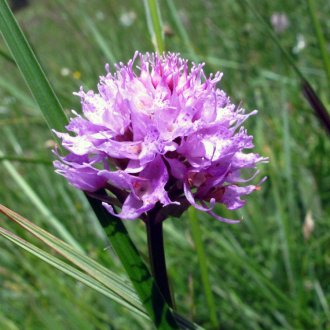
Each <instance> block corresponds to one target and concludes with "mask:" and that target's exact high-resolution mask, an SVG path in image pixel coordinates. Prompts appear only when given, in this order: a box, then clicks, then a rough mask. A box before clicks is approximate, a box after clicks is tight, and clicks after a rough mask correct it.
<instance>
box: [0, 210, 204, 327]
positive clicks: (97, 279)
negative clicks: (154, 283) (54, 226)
mask: <svg viewBox="0 0 330 330" xmlns="http://www.w3.org/2000/svg"><path fill="white" fill-rule="evenodd" d="M0 213H3V214H4V215H5V216H7V217H8V218H9V219H10V220H12V221H14V222H16V223H17V224H18V225H20V226H21V227H22V228H24V229H25V230H27V231H28V232H30V233H31V234H32V235H34V236H35V237H37V238H38V239H39V240H40V241H42V242H44V243H45V244H46V245H48V246H49V247H51V248H52V249H53V250H55V251H56V252H57V253H59V254H60V255H61V256H63V257H64V258H66V259H67V260H68V261H70V262H71V263H72V264H74V265H75V266H77V267H79V268H80V269H81V270H83V271H84V272H85V273H87V275H86V274H85V273H82V272H81V271H79V270H77V269H76V268H74V267H72V266H70V265H68V264H66V263H64V262H63V261H61V260H59V259H57V258H56V257H54V256H52V255H50V254H48V253H47V252H44V251H43V250H40V249H39V248H37V247H35V246H34V245H32V244H30V243H28V242H26V241H24V240H23V239H21V238H20V237H18V236H15V235H14V234H12V233H10V232H8V231H7V230H5V229H4V228H1V227H0V235H2V236H4V237H6V238H7V239H9V240H11V241H12V242H14V243H15V244H17V245H19V246H21V247H22V248H24V249H25V250H27V251H29V252H30V253H32V254H34V255H36V256H37V257H39V258H40V259H42V260H44V261H45V262H47V263H49V264H51V265H52V266H54V267H55V268H57V269H59V270H61V271H63V272H64V273H66V274H68V275H70V276H71V277H74V278H75V279H77V280H79V281H81V282H83V283H84V284H86V285H88V286H89V287H91V288H93V289H95V290H96V291H98V292H100V293H102V294H104V295H106V296H107V297H109V298H111V299H113V300H115V301H116V302H118V303H120V304H121V305H123V306H124V307H126V308H128V309H129V310H131V311H133V312H134V313H136V314H138V315H140V316H143V317H145V318H148V315H147V313H146V312H145V308H144V306H143V304H142V303H141V301H140V299H139V297H138V296H137V295H136V293H135V291H134V289H133V288H132V286H131V285H129V284H128V283H127V282H126V281H125V280H124V279H123V278H121V277H119V276H118V275H117V274H115V273H113V272H112V271H110V270H109V269H107V268H105V267H104V266H102V265H101V264H99V263H98V262H96V261H95V260H93V259H91V258H89V257H87V256H86V255H84V254H83V253H81V252H79V251H77V250H76V249H74V248H73V247H72V246H70V245H69V244H67V243H65V242H63V241H61V240H60V239H58V238H57V237H55V236H53V235H51V234H50V233H48V232H47V231H45V230H44V229H42V228H40V227H39V226H37V225H35V224H33V223H32V222H31V221H29V220H27V219H25V218H24V217H22V216H21V215H19V214H18V213H16V212H14V211H12V210H10V209H8V208H7V207H5V206H3V205H1V204H0ZM127 257H128V259H130V256H127ZM135 264H136V263H135ZM136 275H137V278H138V275H139V269H136ZM146 297H147V298H148V294H147V296H146ZM155 309H156V310H157V308H155ZM173 318H175V320H176V322H177V323H178V325H179V326H180V328H182V329H200V330H202V328H201V327H199V326H198V325H196V324H193V323H191V322H190V321H188V320H186V319H185V318H183V317H182V316H180V315H178V314H176V313H173ZM158 328H159V329H166V328H167V329H171V328H170V327H167V325H166V324H165V325H164V323H163V324H162V323H160V324H159V325H158ZM172 329H174V327H172Z"/></svg>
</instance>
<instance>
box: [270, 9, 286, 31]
mask: <svg viewBox="0 0 330 330" xmlns="http://www.w3.org/2000/svg"><path fill="white" fill-rule="evenodd" d="M270 22H271V23H272V26H273V29H274V30H275V32H276V33H282V32H284V31H285V30H286V29H287V28H288V27H289V25H290V22H289V19H288V16H286V14H284V13H276V12H275V13H274V14H273V15H272V17H271V19H270Z"/></svg>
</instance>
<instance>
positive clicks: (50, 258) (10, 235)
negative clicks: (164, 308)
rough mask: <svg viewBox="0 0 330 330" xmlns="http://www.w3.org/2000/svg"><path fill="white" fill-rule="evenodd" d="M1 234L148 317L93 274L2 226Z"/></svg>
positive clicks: (62, 270)
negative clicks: (76, 267) (92, 275)
mask: <svg viewBox="0 0 330 330" xmlns="http://www.w3.org/2000/svg"><path fill="white" fill-rule="evenodd" d="M0 235H1V236H3V237H4V238H6V239H8V240H10V241H11V242H13V243H15V244H16V245H18V246H20V247H21V248H23V249H24V250H26V251H28V252H30V253H32V254H33V255H35V256H36V257H38V258H39V259H41V260H43V261H45V262H46V263H48V264H49V265H51V266H53V267H55V268H57V269H58V270H60V271H61V272H63V273H65V274H67V275H69V276H71V277H73V278H74V279H76V280H78V281H80V282H82V283H84V284H85V285H87V286H89V287H90V288H92V289H94V290H95V291H98V292H100V293H102V294H103V295H105V296H107V297H108V298H111V299H112V300H114V301H116V302H117V303H119V304H121V305H122V306H124V307H126V308H127V309H129V310H130V311H132V312H134V313H136V314H138V315H140V316H143V317H145V318H147V315H146V314H145V313H144V312H143V311H141V310H139V309H137V308H136V307H135V306H134V305H132V304H129V303H128V302H127V301H126V300H124V299H123V298H122V297H121V296H120V295H118V294H117V293H114V292H113V291H111V290H109V289H108V288H106V287H105V286H103V285H102V284H100V283H99V282H98V281H97V280H95V279H93V278H92V277H91V276H88V275H86V274H84V273H83V272H81V271H79V270H77V269H75V268H74V267H72V266H70V265H68V264H66V263H65V262H63V261H61V260H60V259H58V258H56V257H54V256H52V255H51V254H49V253H47V252H45V251H43V250H41V249H39V248H38V247H36V246H34V245H33V244H31V243H29V242H27V241H25V240H24V239H22V238H21V237H19V236H16V235H15V234H13V233H11V232H10V231H8V230H6V229H4V228H2V227H0Z"/></svg>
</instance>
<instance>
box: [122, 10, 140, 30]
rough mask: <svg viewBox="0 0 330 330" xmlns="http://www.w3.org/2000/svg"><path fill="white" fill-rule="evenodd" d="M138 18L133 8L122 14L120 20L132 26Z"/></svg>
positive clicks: (124, 24) (123, 23) (125, 24)
mask: <svg viewBox="0 0 330 330" xmlns="http://www.w3.org/2000/svg"><path fill="white" fill-rule="evenodd" d="M135 20H136V13H135V11H133V10H130V11H127V12H125V13H122V14H121V15H120V18H119V21H120V24H121V25H123V26H131V25H132V24H133V23H134V22H135Z"/></svg>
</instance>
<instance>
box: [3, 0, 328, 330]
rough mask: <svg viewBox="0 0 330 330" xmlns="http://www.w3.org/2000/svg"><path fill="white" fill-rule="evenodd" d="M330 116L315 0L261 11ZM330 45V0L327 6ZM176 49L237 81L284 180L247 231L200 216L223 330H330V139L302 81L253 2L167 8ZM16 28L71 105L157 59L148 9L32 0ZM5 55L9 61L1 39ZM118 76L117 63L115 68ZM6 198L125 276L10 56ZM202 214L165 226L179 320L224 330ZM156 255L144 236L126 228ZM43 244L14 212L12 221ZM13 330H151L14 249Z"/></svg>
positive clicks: (99, 1) (266, 169)
mask: <svg viewBox="0 0 330 330" xmlns="http://www.w3.org/2000/svg"><path fill="white" fill-rule="evenodd" d="M251 2H252V3H254V4H255V6H256V8H257V10H258V11H259V12H260V14H261V15H262V16H263V17H264V18H265V20H266V21H267V22H268V23H269V24H270V25H271V26H272V28H273V30H274V31H275V33H276V35H277V37H278V38H279V40H280V42H281V44H282V45H283V47H284V48H285V49H286V50H287V51H288V52H289V53H290V54H291V56H292V58H293V59H294V62H295V63H296V65H297V66H298V68H299V69H300V70H301V72H302V73H303V74H304V75H305V77H306V78H307V79H308V81H309V83H310V84H311V85H313V87H314V88H315V90H316V92H317V94H318V95H319V97H320V98H321V99H322V100H323V102H324V103H325V105H326V106H327V107H328V108H330V106H329V100H330V98H329V93H328V91H329V86H330V84H329V81H327V77H326V73H325V71H324V68H323V64H322V57H321V52H320V48H319V45H318V42H317V38H316V36H315V33H314V30H313V26H312V23H311V18H310V12H309V9H308V6H307V2H305V1H300V2H297V1H284V0H278V1H265V0H264V1H251ZM316 7H317V18H318V20H319V23H320V24H321V27H322V31H323V33H324V36H325V39H326V41H327V50H328V51H329V40H330V20H329V19H328V18H329V15H330V2H328V1H325V0H320V1H318V2H317V3H316ZM160 8H161V14H162V19H163V23H164V30H165V36H166V39H165V40H166V49H167V50H170V51H173V52H180V53H181V55H182V56H183V57H186V58H189V59H191V60H193V61H201V62H205V63H206V67H205V69H206V71H207V72H215V71H222V72H223V73H224V77H223V80H222V82H221V84H220V87H221V88H223V89H224V90H225V91H226V92H227V93H228V94H229V95H230V96H231V99H232V101H233V102H234V103H236V104H238V103H240V102H242V105H243V107H244V108H246V109H247V110H248V111H252V110H253V109H258V110H259V113H258V115H257V116H254V117H252V118H250V119H249V120H248V122H247V123H246V126H247V127H248V129H249V132H250V133H251V134H253V135H254V136H255V145H256V150H257V152H259V153H261V154H262V155H264V156H268V157H270V163H269V164H268V165H264V166H262V167H261V168H260V170H261V172H262V174H264V175H267V176H268V180H267V181H266V182H265V183H264V184H263V186H262V190H261V191H259V192H256V193H254V194H253V195H252V196H249V197H248V203H247V205H246V206H245V207H244V208H243V209H242V210H241V211H240V212H238V214H233V213H229V212H228V211H226V210H225V209H222V208H219V209H218V212H219V213H220V214H222V215H223V216H227V217H237V216H243V217H244V219H245V221H244V222H242V223H241V224H239V225H227V224H223V223H220V222H218V221H216V220H214V219H212V218H211V217H209V216H206V215H205V214H202V213H198V218H199V220H200V223H201V226H202V232H201V235H202V239H203V242H204V243H205V250H206V253H207V262H208V267H209V276H210V281H211V285H212V291H213V294H214V297H215V301H216V306H217V311H218V318H219V320H220V323H221V329H322V330H323V329H330V308H329V304H330V281H329V279H330V231H329V229H330V221H329V220H330V219H329V215H330V203H329V198H330V166H329V159H330V157H329V154H330V140H329V135H327V134H326V132H325V130H324V129H323V127H322V125H321V124H320V122H319V121H318V119H317V118H316V117H315V115H314V113H313V110H312V109H311V108H310V106H309V105H308V103H307V101H306V100H305V99H304V97H303V95H302V92H301V88H300V81H299V78H298V77H297V75H296V74H295V72H294V71H293V70H292V68H291V67H290V65H289V64H288V63H287V61H286V60H285V58H284V57H283V55H282V53H281V51H280V50H279V48H278V47H277V46H276V45H275V44H274V42H273V41H272V40H271V38H270V35H269V33H268V32H267V29H266V26H265V24H263V23H261V22H260V21H258V20H257V19H256V17H255V16H254V14H253V12H252V11H251V10H250V9H249V7H247V6H246V3H245V1H239V0H237V1H233V0H224V1H211V0H209V1H208V0H204V1H202V0H199V1H198V0H191V1H184V0H177V1H174V0H164V1H160ZM15 14H16V17H17V19H18V20H19V22H20V24H21V26H22V27H23V29H24V31H25V33H26V34H27V36H28V39H29V41H30V42H31V44H32V46H33V48H34V50H35V52H36V54H37V56H38V59H39V61H40V62H41V63H42V65H43V67H44V69H45V72H46V73H47V76H48V77H49V80H50V81H51V83H52V84H53V86H54V88H55V91H56V92H57V94H58V95H59V97H60V100H61V103H62V104H63V105H64V107H65V109H67V111H68V114H69V113H70V110H71V109H76V110H77V111H79V109H80V106H79V99H78V98H77V97H74V96H73V95H72V92H74V91H77V90H78V89H79V87H80V86H81V85H84V86H85V88H86V89H88V88H90V89H95V87H96V83H97V81H98V77H99V75H102V74H104V65H105V63H109V64H110V66H112V65H113V63H115V62H117V61H122V62H125V61H127V60H128V59H129V58H131V57H132V55H133V53H134V51H135V50H140V51H142V52H144V51H152V50H153V45H152V43H151V41H150V37H149V33H148V28H147V24H146V18H145V12H144V7H143V2H141V1H133V0H131V1H129V0H122V1H114V0H107V1H106V0H95V1H86V0H74V1H70V2H66V1H62V0H53V1H50V0H49V1H46V0H44V1H42V2H41V1H36V0H35V1H30V5H29V6H27V7H26V8H24V9H21V10H19V11H17V12H16V13H15ZM0 49H1V50H2V51H4V52H5V53H6V52H8V50H7V49H6V47H5V45H4V42H3V41H2V40H0ZM112 67H113V66H112ZM0 72H1V75H0V159H1V160H0V182H1V185H0V202H1V203H2V204H4V205H6V206H7V207H9V208H11V209H13V210H15V211H17V212H18V213H20V214H22V215H23V216H25V217H26V218H28V219H30V220H33V221H34V222H35V223H37V224H39V225H40V226H42V227H43V228H45V229H47V230H49V231H50V232H52V233H54V234H55V235H58V234H59V233H58V231H57V230H56V228H54V227H53V226H52V225H51V222H50V220H49V219H52V217H53V218H57V219H59V220H60V221H61V222H62V223H63V224H64V226H65V227H66V228H67V229H68V230H69V232H70V233H72V235H73V236H74V237H75V238H76V240H77V241H78V242H79V243H80V244H81V245H82V246H83V247H84V248H85V249H86V250H87V251H88V254H89V255H90V256H91V257H93V258H94V259H95V260H98V261H100V262H102V263H103V264H104V265H106V266H107V267H110V268H111V269H112V270H115V271H116V272H118V273H122V274H123V276H124V271H123V269H122V267H121V266H120V264H119V262H118V260H117V258H116V256H115V255H114V253H113V251H112V249H111V247H110V246H109V245H108V243H107V240H106V238H105V236H104V234H103V233H102V230H101V229H100V227H99V225H98V224H97V221H96V220H95V218H94V216H93V214H92V212H91V211H90V209H89V208H88V205H87V203H86V201H85V199H84V198H83V197H82V195H81V194H80V193H79V192H77V191H76V190H75V189H73V188H72V187H70V186H68V184H67V183H66V182H65V180H64V179H63V178H62V177H60V176H58V175H56V174H55V173H54V170H53V168H52V165H51V161H52V159H53V156H52V153H51V149H52V148H53V145H54V142H53V140H52V135H51V133H50V132H49V130H48V128H47V126H46V124H45V122H44V120H43V118H42V117H41V114H40V113H39V111H38V109H37V106H36V104H35V102H34V100H33V98H32V97H31V96H30V93H29V91H28V89H27V88H26V86H25V84H24V82H23V80H22V78H21V76H20V73H19V72H18V70H17V68H16V67H15V65H14V64H13V63H11V62H10V61H9V60H8V59H7V58H6V57H5V56H0ZM187 216H188V215H187V214H184V215H183V217H182V218H181V219H170V220H167V221H166V223H165V241H166V254H167V263H168V271H169V274H170V278H171V283H172V287H173V291H174V292H175V298H176V302H177V309H178V311H179V312H180V313H182V314H183V315H186V316H187V317H188V318H190V319H192V320H194V321H195V322H196V323H198V324H200V325H202V326H204V327H205V328H206V329H211V328H212V327H211V324H210V321H209V311H208V308H207V304H206V301H205V296H204V292H203V288H202V285H201V279H200V273H199V268H198V264H197V258H196V251H195V246H194V243H193V240H192V237H191V230H190V226H189V222H188V221H187V219H186V218H187ZM125 224H126V225H127V227H128V229H129V231H130V233H131V234H132V237H133V239H134V241H135V242H136V244H137V246H138V248H139V249H140V251H141V252H142V253H143V254H144V255H145V256H146V254H147V249H146V238H145V230H144V225H143V223H142V222H140V221H135V222H125ZM2 225H3V226H5V227H6V228H10V229H11V230H12V231H14V232H16V233H18V234H20V235H22V236H23V237H27V239H28V240H29V241H33V242H36V241H35V240H34V239H33V238H32V237H31V236H29V235H27V234H26V233H25V232H24V231H23V230H22V229H20V228H18V226H15V225H13V224H10V223H9V221H8V220H5V218H4V217H1V226H2ZM0 251H1V254H0V287H1V290H0V329H10V330H11V329H33V330H34V329H81V330H82V329H130V330H133V329H151V328H152V327H151V325H150V324H148V323H146V321H144V320H142V319H138V318H137V317H136V316H133V315H131V314H130V313H129V312H128V311H127V310H125V309H123V308H121V307H120V306H118V305H117V304H116V303H114V302H112V301H111V300H109V299H107V298H105V297H103V296H101V295H100V294H98V293H95V292H94V291H92V290H91V289H89V288H87V287H85V286H84V285H82V284H80V283H77V282H75V281H74V280H72V279H70V278H68V277H67V276H65V275H63V274H62V273H60V272H59V271H57V270H54V269H53V268H51V267H50V266H48V265H46V264H44V263H43V262H42V261H39V260H38V259H37V258H35V257H33V256H30V255H29V254H27V253H25V252H22V250H20V249H19V248H17V247H16V246H14V245H13V244H12V243H10V242H8V241H6V240H5V239H3V238H1V239H0Z"/></svg>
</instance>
